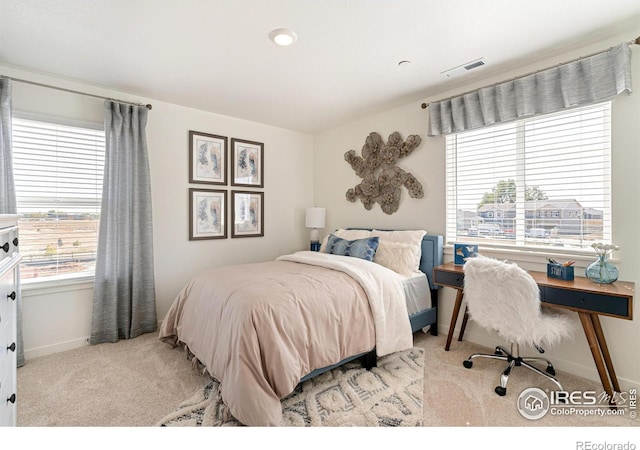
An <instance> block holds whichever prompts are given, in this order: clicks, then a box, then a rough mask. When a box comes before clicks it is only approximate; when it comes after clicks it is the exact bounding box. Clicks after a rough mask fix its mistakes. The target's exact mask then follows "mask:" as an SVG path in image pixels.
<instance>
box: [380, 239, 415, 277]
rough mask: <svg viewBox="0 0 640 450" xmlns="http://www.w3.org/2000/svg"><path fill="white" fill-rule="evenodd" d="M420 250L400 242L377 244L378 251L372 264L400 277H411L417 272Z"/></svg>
mask: <svg viewBox="0 0 640 450" xmlns="http://www.w3.org/2000/svg"><path fill="white" fill-rule="evenodd" d="M420 256H421V251H420V248H418V247H416V246H415V245H414V244H405V243H401V242H382V241H380V243H379V244H378V250H377V251H376V254H375V256H374V257H373V262H375V263H378V264H380V265H381V266H384V267H386V268H387V269H391V270H393V271H394V272H396V273H399V274H400V275H404V276H406V277H411V276H414V275H416V273H420V272H419V269H418V268H419V266H420Z"/></svg>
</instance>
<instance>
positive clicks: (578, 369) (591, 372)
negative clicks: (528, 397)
mask: <svg viewBox="0 0 640 450" xmlns="http://www.w3.org/2000/svg"><path fill="white" fill-rule="evenodd" d="M440 333H442V334H443V335H444V336H446V335H447V333H449V328H448V327H447V326H446V325H442V324H440V325H439V326H438V334H440ZM459 333H460V329H459V328H456V329H455V333H454V335H453V336H454V339H453V340H452V342H451V345H452V346H453V345H455V342H456V341H457V339H458V334H459ZM464 340H465V341H469V342H472V343H474V344H477V345H481V346H483V347H486V348H488V349H490V350H492V349H494V348H495V347H496V346H498V345H502V346H504V345H505V344H504V341H503V340H500V339H494V338H492V337H488V336H486V335H480V334H477V333H473V332H469V330H468V329H467V330H465V332H464ZM553 362H554V366H556V368H557V369H558V370H562V371H564V372H567V373H570V374H572V375H576V376H578V377H582V378H586V379H587V380H590V381H595V382H596V383H600V375H598V370H597V369H596V367H595V364H593V365H591V366H585V365H582V364H577V363H575V362H572V361H567V360H562V361H560V363H557V361H553ZM592 362H593V361H592ZM460 363H461V364H462V361H461V362H460ZM618 382H619V383H620V387H621V389H622V390H623V391H628V390H629V389H637V390H640V383H639V382H637V381H635V380H630V379H628V378H622V377H620V376H618Z"/></svg>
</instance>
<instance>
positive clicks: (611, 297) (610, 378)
mask: <svg viewBox="0 0 640 450" xmlns="http://www.w3.org/2000/svg"><path fill="white" fill-rule="evenodd" d="M529 273H530V274H531V276H532V277H533V279H534V280H535V281H536V283H537V284H538V286H539V287H540V301H541V302H542V303H543V304H544V305H545V306H549V307H553V308H562V309H569V310H571V311H575V312H577V313H578V316H579V317H580V323H581V324H582V329H583V330H584V334H585V337H586V338H587V342H588V343H589V348H590V349H591V354H592V356H593V361H594V362H595V364H596V368H597V369H598V375H600V381H601V382H602V387H603V388H604V390H605V391H606V392H607V394H609V396H611V397H613V393H614V391H615V392H620V384H619V383H618V378H617V376H616V372H615V370H614V368H613V362H612V361H611V355H610V354H609V348H608V347H607V342H606V340H605V337H604V332H603V330H602V326H601V325H600V316H601V315H603V316H609V317H616V318H619V319H627V320H633V293H634V289H635V285H634V283H630V282H625V281H616V282H615V283H612V284H597V283H594V282H592V281H591V280H589V279H588V278H585V277H575V280H573V281H565V280H558V279H555V278H548V277H547V274H546V272H529ZM433 280H434V283H435V284H437V285H439V286H444V287H450V288H454V289H456V290H457V293H456V300H455V304H454V306H453V313H452V315H451V324H450V325H449V334H448V335H447V343H446V345H445V348H444V349H445V350H447V351H448V350H449V348H450V347H451V340H452V338H453V331H454V329H455V326H456V323H457V321H458V315H459V313H460V307H461V305H462V299H463V297H464V271H463V266H456V265H454V264H453V263H446V264H442V265H440V266H436V267H434V268H433ZM467 319H468V314H467V310H466V308H465V313H464V317H463V319H462V325H461V327H460V334H459V335H458V340H459V341H461V340H462V337H463V335H464V330H465V328H466V326H467Z"/></svg>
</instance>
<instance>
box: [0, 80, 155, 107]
mask: <svg viewBox="0 0 640 450" xmlns="http://www.w3.org/2000/svg"><path fill="white" fill-rule="evenodd" d="M0 78H7V79H9V80H11V81H17V82H19V83H26V84H32V85H34V86H40V87H45V88H50V89H56V90H58V91H64V92H71V93H72V94H80V95H86V96H88V97H95V98H101V99H103V100H111V101H114V102H119V103H126V104H128V105H134V106H144V107H145V108H147V109H151V108H152V106H151V104H150V103H148V104H146V105H144V104H142V103H135V102H127V101H125V100H118V99H115V98H110V97H103V96H102V95H96V94H89V93H87V92H81V91H74V90H73V89H66V88H61V87H58V86H51V85H49V84H43V83H36V82H35V81H29V80H21V79H20V78H13V77H8V76H5V75H0Z"/></svg>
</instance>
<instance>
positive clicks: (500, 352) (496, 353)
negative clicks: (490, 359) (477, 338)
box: [493, 347, 503, 355]
mask: <svg viewBox="0 0 640 450" xmlns="http://www.w3.org/2000/svg"><path fill="white" fill-rule="evenodd" d="M493 353H494V355H502V354H503V353H502V350H500V349H499V348H498V347H496V350H495V351H494V352H493Z"/></svg>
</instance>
